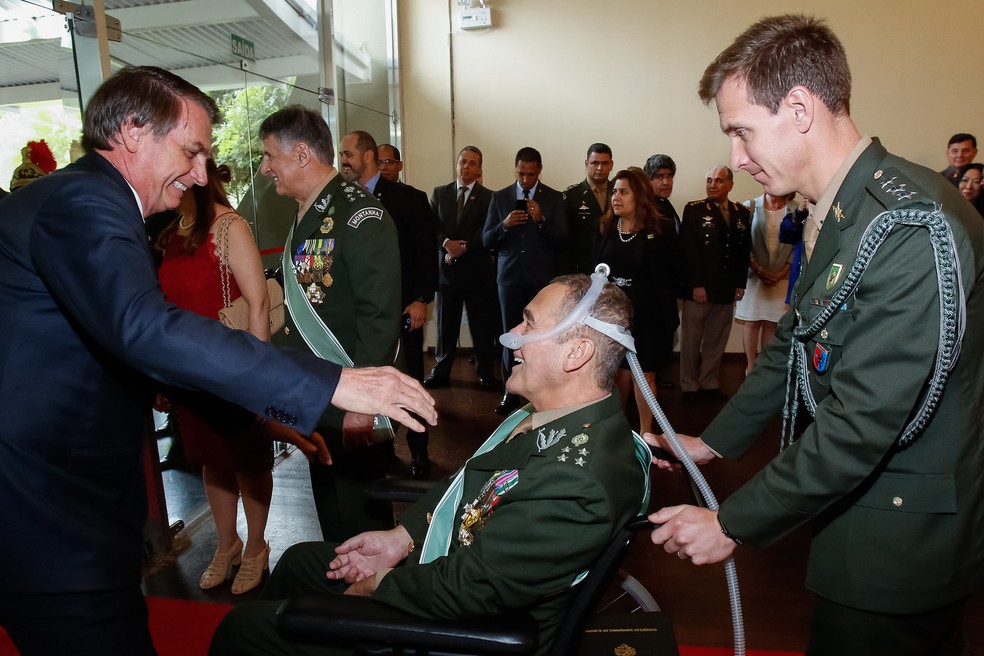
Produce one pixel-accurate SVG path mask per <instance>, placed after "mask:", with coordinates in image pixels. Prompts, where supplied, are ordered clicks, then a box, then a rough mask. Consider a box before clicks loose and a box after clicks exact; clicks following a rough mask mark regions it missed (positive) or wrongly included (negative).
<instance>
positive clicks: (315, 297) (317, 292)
mask: <svg viewBox="0 0 984 656" xmlns="http://www.w3.org/2000/svg"><path fill="white" fill-rule="evenodd" d="M307 297H308V300H309V301H311V305H321V301H323V300H325V294H324V292H323V291H321V287H318V283H316V282H312V283H311V286H310V287H308V288H307Z"/></svg>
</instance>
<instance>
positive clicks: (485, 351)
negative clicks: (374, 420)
mask: <svg viewBox="0 0 984 656" xmlns="http://www.w3.org/2000/svg"><path fill="white" fill-rule="evenodd" d="M455 173H456V174H457V178H456V179H455V181H454V182H452V183H450V184H446V185H443V186H441V187H435V188H434V193H433V194H432V195H431V201H430V205H431V214H432V215H433V217H434V222H435V228H436V233H437V258H438V267H439V275H440V278H439V286H438V295H437V362H436V363H435V364H434V368H433V369H432V370H431V372H430V375H428V376H427V378H425V379H424V387H428V388H431V389H434V388H437V387H447V386H448V385H450V384H451V365H452V364H453V363H454V356H455V353H456V352H457V347H458V335H459V334H460V332H461V310H462V307H466V308H468V327H469V329H470V330H471V336H472V344H473V345H474V348H475V370H476V373H478V381H479V385H481V387H482V388H483V389H496V388H498V387H499V385H500V383H499V381H497V380H496V379H495V376H494V375H493V373H492V371H493V369H494V367H495V362H496V360H497V359H498V353H499V345H498V344H499V343H498V341H497V340H498V337H499V334H500V333H501V332H502V324H501V321H500V319H499V299H498V298H497V297H496V289H495V258H494V257H493V256H492V253H490V252H489V250H488V249H486V248H485V247H484V246H483V245H482V228H483V226H484V225H485V215H486V213H487V212H488V209H489V201H491V200H492V192H491V191H490V190H488V189H486V188H485V187H483V186H482V185H481V183H479V182H478V180H479V178H481V177H482V151H480V150H479V149H478V148H476V147H475V146H465V147H464V148H462V149H461V152H460V153H458V160H457V162H456V164H455Z"/></svg>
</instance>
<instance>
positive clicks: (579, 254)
mask: <svg viewBox="0 0 984 656" xmlns="http://www.w3.org/2000/svg"><path fill="white" fill-rule="evenodd" d="M613 186H614V183H613V182H611V181H608V183H607V189H608V193H607V196H606V197H605V204H604V205H600V204H599V203H598V197H597V196H595V194H594V189H592V188H591V185H590V184H589V183H588V181H587V180H586V179H585V180H581V181H580V182H578V183H577V184H572V185H571V186H570V187H568V188H567V189H565V190H564V211H565V212H566V214H567V227H568V231H569V234H570V237H571V249H570V251H569V252H568V253H564V254H562V255H561V256H560V257H561V259H560V262H559V263H558V268H557V271H558V273H584V274H587V275H590V274H591V272H592V271H594V267H595V250H596V246H597V243H598V240H599V239H600V236H599V233H598V220H599V219H601V217H602V216H603V215H604V214H605V212H606V211H608V208H609V207H611V195H612V187H613Z"/></svg>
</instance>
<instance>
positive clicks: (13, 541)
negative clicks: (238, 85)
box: [0, 67, 434, 656]
mask: <svg viewBox="0 0 984 656" xmlns="http://www.w3.org/2000/svg"><path fill="white" fill-rule="evenodd" d="M217 119H218V110H217V108H216V106H215V103H214V101H212V100H211V99H210V98H208V97H207V96H205V95H204V94H203V93H202V92H201V91H200V90H198V89H197V88H195V87H194V86H192V85H190V84H188V83H187V82H186V81H184V80H182V79H181V78H179V77H177V76H175V75H173V74H171V73H168V72H166V71H163V70H161V69H158V68H152V67H145V68H127V69H124V70H123V71H120V72H119V73H117V74H116V75H114V76H113V77H112V78H110V79H109V80H107V81H106V82H105V83H104V84H103V85H102V86H101V87H100V88H99V89H98V90H97V91H96V93H95V94H94V95H93V97H92V99H91V100H90V102H89V104H88V106H87V107H86V110H85V117H84V121H83V125H84V128H83V139H82V144H83V146H84V148H85V149H86V151H87V153H88V154H86V155H85V156H84V157H82V158H81V159H80V160H79V161H78V162H76V163H75V164H71V165H69V166H68V167H66V168H65V169H62V170H61V171H57V172H55V173H53V174H51V175H50V176H46V177H45V178H43V179H40V180H38V181H36V182H33V183H32V184H31V185H29V186H28V187H26V188H24V189H22V190H21V191H18V192H17V193H16V194H14V195H13V196H11V197H10V198H7V199H5V200H4V201H3V212H4V217H3V221H0V307H3V312H2V313H0V426H3V429H2V430H0V498H2V499H3V500H4V501H3V504H0V522H2V523H3V525H4V526H6V527H8V528H9V530H7V531H6V533H5V535H4V537H3V539H2V540H0V625H3V627H4V628H5V629H6V630H7V632H8V633H9V634H10V636H11V637H12V639H13V641H14V643H15V645H16V646H17V648H18V650H19V651H20V653H21V654H24V655H25V656H29V655H31V654H67V653H71V654H151V653H153V646H152V644H151V639H150V634H149V632H148V630H147V608H146V605H145V604H144V601H143V598H142V595H141V593H140V575H141V565H142V555H143V524H144V519H145V517H146V512H147V500H146V487H145V483H144V478H143V458H142V454H143V447H144V443H145V439H146V434H147V432H146V431H148V430H151V428H150V425H149V420H150V407H151V404H152V401H153V392H154V390H155V388H156V386H157V385H158V384H165V385H173V386H177V387H181V388H191V389H198V390H203V391H207V392H211V393H212V394H215V395H217V396H219V397H222V398H224V399H226V400H229V401H232V402H234V403H237V404H239V405H241V406H243V407H244V408H246V409H248V410H250V411H251V412H253V413H256V414H257V415H260V416H266V417H268V418H269V419H270V420H272V421H273V422H277V423H282V424H285V425H289V426H290V427H292V428H293V429H295V430H297V431H299V432H301V433H303V434H308V433H310V432H311V431H312V430H314V427H315V425H316V423H317V420H318V417H319V416H320V415H321V413H322V412H323V411H324V409H325V408H326V406H327V405H328V403H329V401H330V402H331V403H333V404H334V405H336V406H338V407H340V408H345V409H347V410H351V411H354V412H362V413H370V414H374V413H377V412H381V411H383V412H385V413H386V414H387V415H390V416H392V417H394V418H397V419H401V418H403V419H409V417H408V415H407V413H406V412H405V411H401V410H398V408H399V407H400V406H403V407H406V408H410V409H413V410H415V411H418V412H420V413H421V415H422V416H424V417H427V418H428V419H429V420H430V419H433V417H434V414H433V410H428V409H427V408H426V405H428V404H429V403H430V402H429V401H428V402H427V403H426V404H424V403H420V401H427V397H426V393H425V392H424V391H423V390H422V389H420V390H419V391H418V390H416V389H415V386H416V384H415V383H414V382H413V381H411V380H410V379H409V378H407V377H406V376H402V375H399V374H396V373H395V371H394V370H393V369H390V368H387V369H384V370H355V369H349V370H345V371H344V372H343V371H342V370H341V368H340V367H338V366H336V365H333V364H331V363H326V362H324V361H321V360H318V359H315V358H312V357H310V356H308V355H304V354H301V353H297V352H287V351H281V350H279V349H276V348H273V347H271V346H270V345H268V344H265V343H263V342H260V341H258V340H256V339H254V338H253V337H252V336H250V335H249V334H247V333H244V332H239V331H231V330H229V329H227V328H225V327H223V326H222V325H221V324H220V323H219V322H218V321H214V320H210V319H207V318H205V317H200V316H198V315H195V314H193V313H191V312H185V311H183V310H179V309H178V308H176V307H175V306H174V305H171V304H168V303H166V302H165V301H164V297H163V294H162V293H161V291H160V288H159V286H158V284H157V276H156V273H155V270H154V264H153V260H152V259H151V254H150V249H149V248H148V245H147V235H146V231H145V228H144V223H143V218H144V217H146V216H149V215H151V214H153V213H155V212H161V211H164V210H166V209H173V208H175V207H177V206H178V204H179V202H180V200H181V196H182V194H183V193H184V192H185V191H186V190H187V189H188V188H189V187H190V186H191V185H195V184H204V182H205V177H204V176H205V161H206V159H207V157H208V156H209V149H210V146H211V142H212V133H211V125H212V123H214V122H215V121H216V120H217ZM155 381H156V382H155ZM387 381H388V382H387ZM377 387H379V388H380V389H378V390H377V389H376V388H377ZM382 387H388V390H383V389H381V388H382ZM367 393H368V396H367V395H366V394H367ZM391 394H394V395H397V396H400V397H402V400H397V399H387V398H386V396H388V395H391ZM401 420H402V419H401ZM278 432H282V433H290V431H287V430H286V428H283V429H281V431H278ZM297 437H298V436H295V438H294V439H297ZM278 439H284V437H283V436H278ZM319 441H320V438H319ZM313 446H314V445H313V444H308V445H307V446H306V447H305V448H308V450H310V449H311V448H313ZM321 448H322V449H323V448H324V447H323V444H322V445H321ZM321 455H322V457H323V458H325V459H327V453H323V452H322V453H321Z"/></svg>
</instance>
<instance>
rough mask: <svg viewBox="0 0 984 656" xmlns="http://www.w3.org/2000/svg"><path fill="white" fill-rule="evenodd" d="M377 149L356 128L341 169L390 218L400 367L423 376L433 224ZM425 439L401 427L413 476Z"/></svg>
mask: <svg viewBox="0 0 984 656" xmlns="http://www.w3.org/2000/svg"><path fill="white" fill-rule="evenodd" d="M391 148H392V147H391ZM379 152H380V150H379V149H378V148H377V147H376V141H375V139H373V137H372V135H370V134H369V133H368V132H365V131H362V130H357V131H355V132H351V133H349V134H347V135H345V138H344V139H342V144H341V148H340V152H339V160H340V163H341V165H342V174H343V175H345V177H346V178H347V179H349V180H351V181H353V182H357V183H358V184H360V185H362V186H363V187H365V188H366V189H367V190H369V192H370V193H371V194H373V195H374V196H375V197H376V198H378V199H379V202H380V203H382V205H383V207H385V208H386V211H387V212H389V215H390V216H391V217H393V221H394V223H396V232H397V236H398V237H399V247H400V280H401V294H400V303H401V305H402V306H403V321H402V323H401V324H400V325H401V331H400V353H401V357H402V361H403V365H404V367H405V370H406V372H407V373H408V374H409V375H411V376H413V377H414V378H415V379H416V380H423V378H424V324H425V323H426V322H427V304H428V303H430V302H431V301H433V300H434V291H435V290H436V289H437V266H436V264H435V262H434V258H433V257H432V254H433V252H432V251H431V248H432V245H433V243H434V230H433V224H432V222H431V219H430V208H429V207H428V205H427V195H426V194H425V193H424V192H422V191H420V190H418V189H414V188H413V187H411V186H410V185H406V184H403V183H402V182H393V181H391V180H388V179H387V178H385V177H383V175H382V169H381V168H380V167H379V165H378V161H379V158H380V155H379ZM427 439H428V436H427V432H426V431H425V432H423V433H416V432H414V431H407V445H408V446H409V447H410V473H411V475H412V476H413V477H414V478H426V477H427V472H428V470H429V468H430V464H429V463H430V461H429V459H428V454H427Z"/></svg>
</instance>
